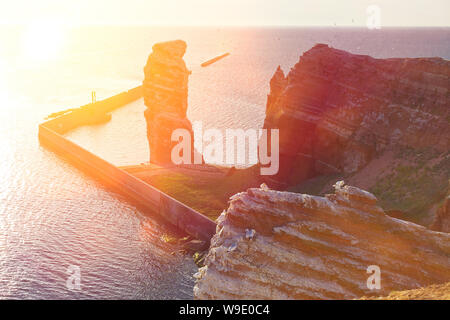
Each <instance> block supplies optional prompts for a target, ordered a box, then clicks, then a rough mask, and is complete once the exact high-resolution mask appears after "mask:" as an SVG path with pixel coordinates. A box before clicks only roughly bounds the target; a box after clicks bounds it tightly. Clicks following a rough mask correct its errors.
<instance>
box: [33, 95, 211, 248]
mask: <svg viewBox="0 0 450 320" xmlns="http://www.w3.org/2000/svg"><path fill="white" fill-rule="evenodd" d="M141 96H142V88H141V87H136V88H133V89H131V90H129V91H126V92H122V93H120V94H118V95H115V96H113V97H110V98H108V99H105V100H102V101H98V102H96V103H92V104H89V105H86V106H83V107H81V108H79V109H76V110H74V111H71V112H69V113H67V114H64V115H62V116H59V117H57V118H55V119H52V120H49V121H46V122H44V123H42V124H40V125H39V141H40V142H41V144H42V145H43V146H44V147H46V148H48V149H50V150H52V151H54V152H56V153H58V154H60V155H62V156H63V157H64V158H66V159H68V160H70V161H71V163H73V164H75V165H76V166H77V167H79V168H80V169H82V170H83V171H84V172H86V173H87V174H89V175H91V176H93V177H94V178H97V179H99V180H100V181H102V182H103V183H104V184H105V185H107V186H108V187H112V188H114V189H116V190H118V191H120V192H121V193H123V194H125V195H127V196H129V197H130V198H131V199H133V200H134V201H136V202H137V203H138V204H139V205H140V206H142V207H143V208H144V209H145V211H146V212H148V213H150V214H156V215H158V216H160V217H162V218H163V219H164V220H166V221H167V222H169V223H170V224H172V225H174V226H175V227H177V228H179V229H180V230H182V231H184V232H186V233H187V234H189V235H191V236H193V237H195V238H197V239H201V240H204V241H209V240H210V239H211V237H212V235H213V234H214V233H215V231H216V224H215V222H214V221H212V220H210V219H208V218H207V217H205V216H203V215H202V214H200V213H199V212H197V211H195V210H194V209H192V208H190V207H188V206H186V205H184V204H183V203H181V202H179V201H177V200H176V199H174V198H172V197H170V196H168V195H167V194H165V193H163V192H161V191H160V190H158V189H156V188H155V187H153V186H151V185H149V184H147V183H145V182H144V181H142V180H140V179H138V178H136V177H134V176H132V175H130V174H129V173H127V172H125V171H124V170H121V169H120V168H118V167H116V166H114V165H113V164H111V163H109V162H108V161H106V160H104V159H102V158H100V157H98V156H96V155H95V154H93V153H91V152H89V151H87V150H85V149H84V148H82V147H81V146H79V145H77V144H76V143H74V142H72V141H70V140H68V139H66V138H65V137H64V136H62V134H64V133H66V132H68V131H70V130H72V129H74V128H76V127H79V126H82V125H87V124H92V123H96V122H102V121H103V120H104V119H107V118H105V117H106V116H107V115H108V112H110V111H112V110H114V109H117V108H119V107H121V106H124V105H126V104H128V103H130V102H132V101H134V100H137V99H139V98H141Z"/></svg>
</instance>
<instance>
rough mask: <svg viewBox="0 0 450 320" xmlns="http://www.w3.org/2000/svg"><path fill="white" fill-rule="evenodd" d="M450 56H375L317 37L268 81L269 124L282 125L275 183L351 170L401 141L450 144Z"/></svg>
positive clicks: (444, 148) (416, 145)
mask: <svg viewBox="0 0 450 320" xmlns="http://www.w3.org/2000/svg"><path fill="white" fill-rule="evenodd" d="M449 89H450V61H448V60H444V59H441V58H393V59H375V58H372V57H369V56H365V55H355V54H351V53H348V52H345V51H342V50H337V49H334V48H330V47H328V46H327V45H324V44H318V45H316V46H314V47H313V48H312V49H310V50H308V51H307V52H305V53H304V54H303V55H302V56H301V57H300V60H299V62H298V63H297V64H296V65H295V66H294V67H293V68H292V69H291V70H290V72H289V73H288V74H287V76H284V74H283V72H282V70H281V69H280V68H278V69H277V71H276V72H275V74H274V76H273V78H272V80H271V82H270V94H269V95H268V98H267V107H266V118H265V122H264V127H265V128H267V129H269V128H278V129H279V130H280V171H279V173H278V175H276V176H274V177H272V179H269V180H268V181H269V182H272V183H273V185H274V186H276V185H279V186H286V185H292V184H297V183H299V182H301V181H304V180H306V179H309V178H311V177H314V176H318V175H322V174H333V173H353V172H356V171H358V170H359V169H361V168H362V167H364V166H365V165H367V164H368V163H369V162H370V161H371V160H372V159H374V157H375V156H376V155H379V154H380V153H382V152H383V151H384V150H387V149H395V148H397V147H399V146H402V147H409V148H413V149H416V150H417V149H423V148H431V149H433V150H434V151H436V152H438V153H442V152H448V151H449V150H450V122H449V121H448V119H449V117H450V108H449V105H450V93H449Z"/></svg>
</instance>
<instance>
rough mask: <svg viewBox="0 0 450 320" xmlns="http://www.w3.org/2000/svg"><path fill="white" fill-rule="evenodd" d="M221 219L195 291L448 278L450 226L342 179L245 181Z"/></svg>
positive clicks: (317, 289)
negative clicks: (315, 184) (302, 186)
mask: <svg viewBox="0 0 450 320" xmlns="http://www.w3.org/2000/svg"><path fill="white" fill-rule="evenodd" d="M217 222H218V226H217V232H216V234H215V236H214V237H213V238H212V240H211V246H210V248H209V252H208V254H207V256H206V258H205V266H204V267H202V268H200V269H199V270H198V273H197V274H196V275H195V277H196V285H195V288H194V295H195V298H197V299H353V298H359V297H362V296H368V295H369V296H370V295H377V296H380V295H387V294H389V293H390V292H391V291H394V290H407V289H413V288H419V287H423V286H427V285H431V284H435V283H443V282H448V281H450V234H447V233H441V232H434V231H431V230H428V229H426V228H424V227H422V226H419V225H416V224H414V223H411V222H405V221H402V220H399V219H395V218H392V217H389V216H387V215H386V214H385V213H384V211H383V209H382V208H380V207H379V206H378V205H377V199H376V197H375V196H373V195H372V194H371V193H369V192H366V191H363V190H361V189H358V188H356V187H352V186H346V185H345V184H344V183H343V182H338V183H336V184H335V193H334V194H329V195H326V196H325V197H319V196H310V195H306V194H298V193H290V192H280V191H274V190H270V189H268V188H267V186H265V185H262V186H261V188H252V189H248V190H247V191H246V192H242V193H239V194H236V195H235V196H233V197H232V198H231V199H230V204H229V207H228V209H227V210H226V211H224V212H223V213H222V215H221V216H220V217H219V218H218V220H217ZM369 266H377V267H379V269H380V271H381V274H380V279H381V282H380V284H381V288H380V289H374V290H370V289H368V285H367V281H368V278H369V277H370V276H371V275H372V274H368V273H367V269H368V267H369Z"/></svg>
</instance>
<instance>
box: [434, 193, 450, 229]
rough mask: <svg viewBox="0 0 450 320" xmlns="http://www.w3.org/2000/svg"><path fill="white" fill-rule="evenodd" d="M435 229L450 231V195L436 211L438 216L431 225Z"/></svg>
mask: <svg viewBox="0 0 450 320" xmlns="http://www.w3.org/2000/svg"><path fill="white" fill-rule="evenodd" d="M431 228H432V229H433V230H437V231H442V232H450V195H448V196H447V198H445V200H444V203H443V204H442V205H441V207H440V208H439V209H438V210H437V212H436V217H435V220H434V222H433V225H432V226H431Z"/></svg>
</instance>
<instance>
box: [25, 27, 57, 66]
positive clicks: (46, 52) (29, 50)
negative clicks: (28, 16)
mask: <svg viewBox="0 0 450 320" xmlns="http://www.w3.org/2000/svg"><path fill="white" fill-rule="evenodd" d="M63 40H64V31H63V27H62V25H61V24H58V23H54V22H50V21H37V22H33V23H31V24H29V25H28V26H27V27H26V29H25V31H24V33H23V36H22V55H23V56H24V57H26V58H27V59H30V60H35V61H46V60H53V59H55V58H57V57H58V54H59V53H60V51H61V49H62V45H63Z"/></svg>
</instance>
